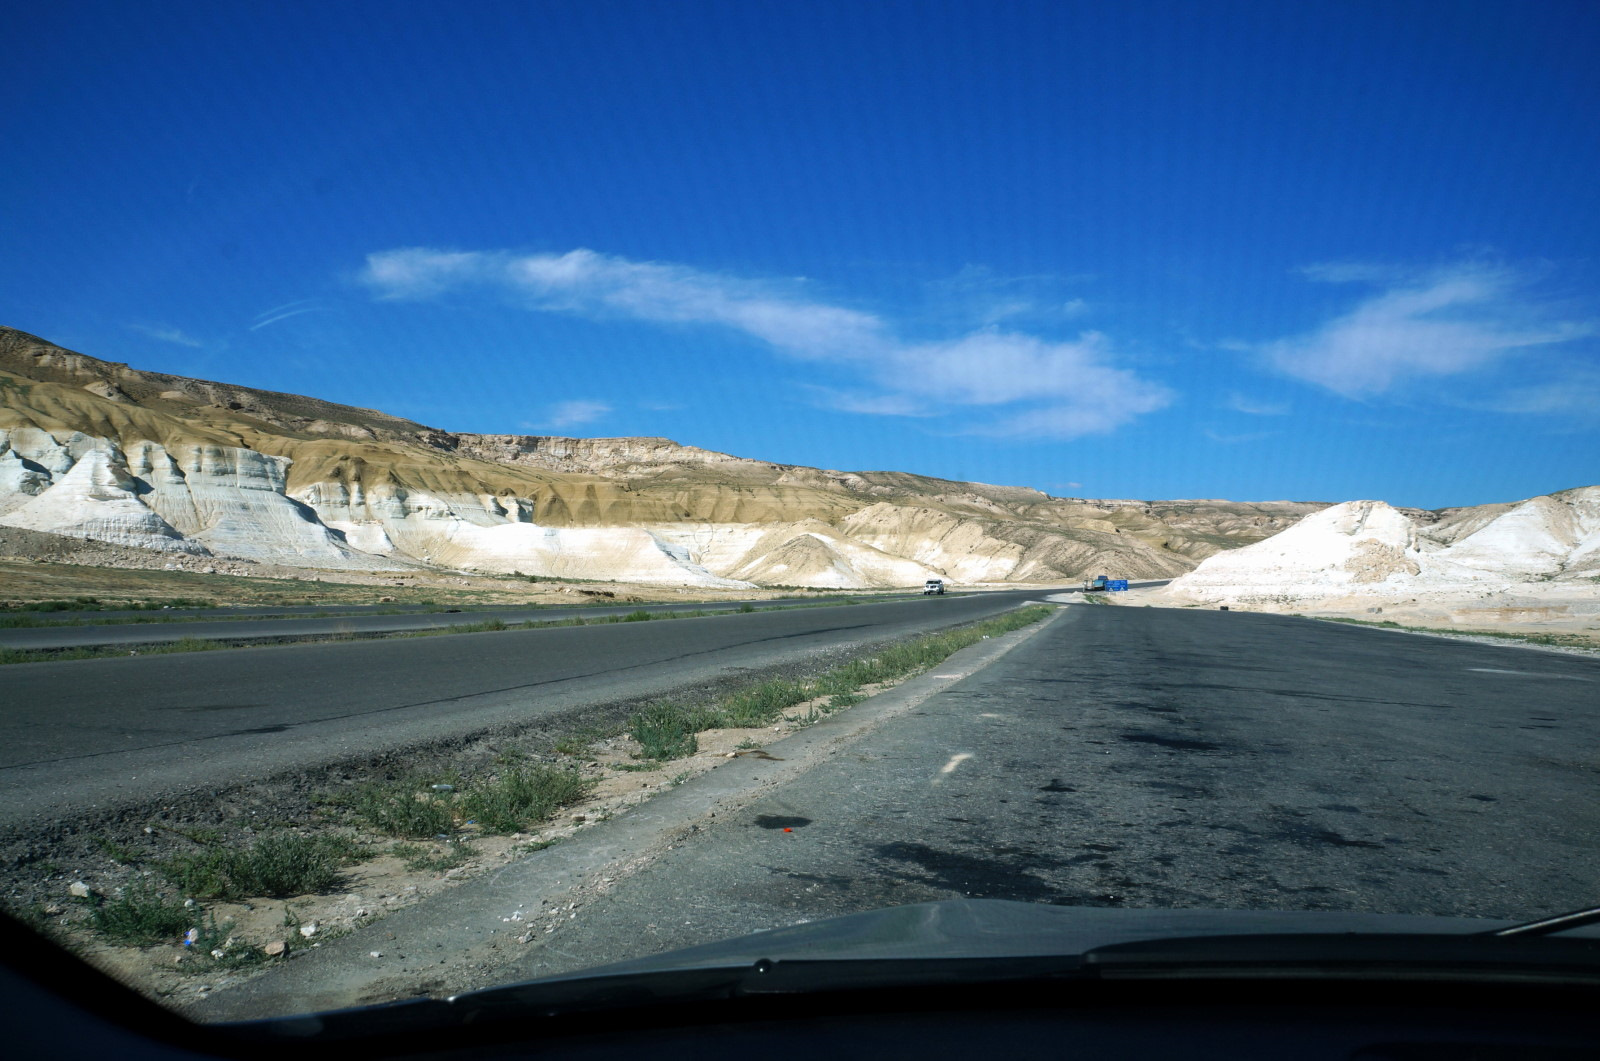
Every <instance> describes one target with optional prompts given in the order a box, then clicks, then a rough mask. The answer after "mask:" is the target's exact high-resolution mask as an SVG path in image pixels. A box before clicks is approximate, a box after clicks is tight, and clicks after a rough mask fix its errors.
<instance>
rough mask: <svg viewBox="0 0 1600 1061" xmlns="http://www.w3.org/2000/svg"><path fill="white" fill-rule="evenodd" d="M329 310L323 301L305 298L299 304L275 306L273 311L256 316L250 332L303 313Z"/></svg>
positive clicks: (288, 303) (289, 303) (291, 303)
mask: <svg viewBox="0 0 1600 1061" xmlns="http://www.w3.org/2000/svg"><path fill="white" fill-rule="evenodd" d="M329 309H330V307H328V306H325V305H323V304H322V300H321V299H316V298H303V299H300V300H299V301H298V302H286V303H284V304H283V305H281V306H275V307H273V308H272V309H269V310H264V311H263V312H261V313H258V314H256V317H255V321H254V323H252V324H251V325H250V330H251V331H258V330H260V329H262V328H265V327H266V326H267V325H269V324H277V323H278V322H279V321H286V320H288V319H289V318H290V317H298V316H300V315H301V314H303V313H325V312H328V310H329Z"/></svg>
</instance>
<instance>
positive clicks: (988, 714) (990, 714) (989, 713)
mask: <svg viewBox="0 0 1600 1061" xmlns="http://www.w3.org/2000/svg"><path fill="white" fill-rule="evenodd" d="M978 717H979V718H1005V717H1006V716H1004V715H997V714H995V713H994V712H993V711H985V712H983V713H982V714H980V715H979V716H978Z"/></svg>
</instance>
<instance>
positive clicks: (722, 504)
mask: <svg viewBox="0 0 1600 1061" xmlns="http://www.w3.org/2000/svg"><path fill="white" fill-rule="evenodd" d="M85 462H87V463H85ZM1322 507H1324V506H1322V505H1320V504H1312V503H1297V502H1265V503H1235V502H1227V501H1158V502H1145V501H1127V500H1106V501H1094V500H1084V499H1075V498H1057V497H1051V496H1049V495H1047V494H1044V493H1041V492H1039V491H1037V490H1032V489H1029V488H1026V487H1008V486H991V485H987V484H982V483H963V482H953V481H949V480H943V479H934V478H929V477H926V476H918V475H913V474H908V473H903V472H839V471H830V470H825V469H819V468H808V467H803V466H798V465H787V464H775V463H771V462H767V461H759V460H750V459H746V458H742V457H735V456H731V455H728V454H725V453H715V452H712V451H710V450H704V449H698V448H696V447H693V446H681V445H679V444H677V443H676V442H673V441H671V440H669V439H664V438H614V439H579V438H560V437H548V436H520V435H479V434H464V433H455V432H449V431H442V430H439V429H436V428H431V427H428V426H426V425H423V424H418V423H416V422H414V421H411V420H406V419H403V418H400V417H394V416H389V415H387V414H385V413H382V412H377V411H374V410H370V409H359V408H355V407H353V406H345V405H338V404H335V403H332V402H324V401H320V400H318V399H315V398H308V397H302V396H299V395H292V394H279V393H275V392H271V391H261V390H255V389H252V388H248V387H238V386H233V385H230V384H224V383H214V382H210V381H206V380H195V379H188V378H186V377H182V376H171V375H165V374H162V373H155V372H145V371H141V370H138V369H133V368H130V367H128V366H127V365H123V364H118V363H115V362H108V361H101V360H99V359H96V358H93V357H89V356H87V355H84V354H80V353H76V352H74V351H70V350H65V349H63V348H61V347H58V346H55V345H54V344H51V343H49V342H47V341H45V340H43V339H40V338H38V337H36V336H32V335H28V334H27V333H24V332H19V331H16V330H14V329H8V328H0V523H3V524H8V525H12V526H18V527H26V528H28V529H32V530H45V531H50V532H53V533H57V534H66V535H72V536H77V537H85V538H96V539H100V540H107V541H115V542H116V543H118V544H122V545H129V544H132V545H140V546H143V547H146V548H151V549H160V550H179V551H188V552H199V553H210V554H214V555H226V556H240V557H245V558H248V559H257V560H270V561H273V562H278V563H289V564H296V565H300V566H306V567H320V568H361V569H371V568H394V567H406V566H414V565H417V564H429V565H435V566H445V567H454V568H460V569H471V570H482V571H491V572H512V571H519V572H522V573H524V574H539V575H552V576H557V577H568V578H597V579H628V580H634V581H646V582H662V583H673V584H682V585H706V586H712V585H715V586H738V585H746V584H752V583H758V584H764V585H794V586H838V587H851V588H854V587H874V586H904V585H913V584H917V583H920V582H921V581H922V580H923V579H926V578H945V579H948V580H951V581H953V582H956V583H958V584H962V583H975V582H1003V581H1025V582H1060V581H1065V580H1071V579H1076V578H1080V577H1082V576H1084V575H1087V574H1091V573H1101V574H1104V573H1111V574H1115V575H1119V576H1125V577H1129V578H1157V577H1169V576H1173V575H1178V574H1181V573H1183V572H1185V571H1187V570H1189V569H1191V568H1192V567H1193V566H1194V565H1195V563H1197V562H1198V561H1199V560H1201V559H1203V558H1204V557H1207V556H1210V555H1212V554H1213V553H1216V552H1218V551H1219V550H1224V549H1230V548H1234V547H1237V546H1240V545H1247V544H1250V543H1252V542H1256V541H1260V540H1262V539H1263V538H1266V537H1269V536H1270V535H1272V534H1275V533H1277V532H1278V531H1280V530H1283V529H1284V528H1286V527H1288V526H1290V525H1292V524H1293V523H1294V522H1295V521H1296V520H1298V519H1299V518H1301V517H1302V516H1304V515H1306V514H1308V513H1311V512H1315V511H1317V510H1318V509H1320V508H1322Z"/></svg>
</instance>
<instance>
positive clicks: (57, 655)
mask: <svg viewBox="0 0 1600 1061" xmlns="http://www.w3.org/2000/svg"><path fill="white" fill-rule="evenodd" d="M873 599H874V598H871V597H867V598H865V599H861V598H856V597H846V598H843V599H840V600H821V601H808V602H806V603H804V604H778V605H772V606H769V607H758V606H756V605H754V604H749V603H746V604H743V605H741V606H740V607H738V608H694V609H690V610H685V611H670V612H660V611H656V612H652V611H648V610H646V609H643V608H640V609H637V610H635V611H632V612H624V613H616V614H611V615H596V616H583V615H576V616H572V617H571V618H567V619H529V620H526V621H524V622H510V623H508V622H506V621H505V620H503V619H484V620H482V621H480V622H475V623H454V624H451V625H450V626H442V627H433V628H429V629H422V630H374V631H371V632H368V633H363V632H360V631H349V632H344V631H341V632H331V631H330V632H328V633H321V634H307V635H292V634H290V635H285V634H264V635H260V636H256V637H248V636H247V637H218V638H198V637H184V638H180V639H178V640H175V641H151V642H138V643H127V642H124V643H121V644H115V645H89V646H83V647H76V648H30V649H23V648H3V647H0V666H3V665H5V664H9V663H58V662H65V661H71V660H84V659H118V658H126V657H129V656H153V655H170V654H172V653H176V652H207V651H211V650H213V649H219V648H228V649H236V648H259V647H263V646H278V645H315V644H330V643H335V642H343V641H381V640H389V639H394V638H405V637H440V636H446V635H452V634H479V633H497V632H501V631H506V630H545V629H551V628H555V627H567V626H603V625H610V624H613V623H635V622H651V621H661V620H666V619H704V618H710V617H713V616H720V615H749V614H752V613H755V612H779V611H792V610H795V609H799V608H834V607H839V606H841V605H854V604H865V603H871V602H872V601H873ZM273 618H277V617H276V616H274V617H273Z"/></svg>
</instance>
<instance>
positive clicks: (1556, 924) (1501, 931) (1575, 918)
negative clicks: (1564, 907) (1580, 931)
mask: <svg viewBox="0 0 1600 1061" xmlns="http://www.w3.org/2000/svg"><path fill="white" fill-rule="evenodd" d="M1597 922H1600V906H1590V907H1586V908H1585V909H1582V910H1573V911H1571V912H1569V913H1565V914H1556V915H1555V916H1553V917H1542V918H1540V919H1539V920H1537V921H1524V922H1523V923H1522V924H1520V925H1512V926H1511V927H1509V928H1497V929H1494V930H1492V931H1489V932H1484V933H1481V934H1482V935H1485V936H1549V935H1553V934H1554V933H1557V932H1566V931H1567V930H1569V929H1574V928H1582V927H1583V926H1584V925H1593V924H1595V923H1597Z"/></svg>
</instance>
